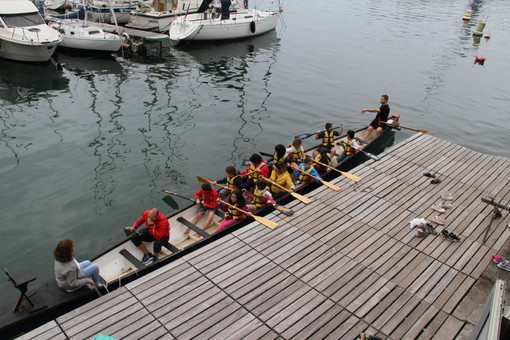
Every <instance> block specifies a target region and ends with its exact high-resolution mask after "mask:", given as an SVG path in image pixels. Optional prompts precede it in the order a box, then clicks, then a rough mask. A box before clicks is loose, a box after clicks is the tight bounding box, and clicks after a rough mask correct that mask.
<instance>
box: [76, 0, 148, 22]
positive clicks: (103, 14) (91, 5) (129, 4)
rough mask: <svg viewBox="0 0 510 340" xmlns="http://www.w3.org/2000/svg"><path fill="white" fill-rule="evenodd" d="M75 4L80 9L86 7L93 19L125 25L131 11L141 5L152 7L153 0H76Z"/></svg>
mask: <svg viewBox="0 0 510 340" xmlns="http://www.w3.org/2000/svg"><path fill="white" fill-rule="evenodd" d="M73 4H74V6H75V7H77V8H78V9H80V8H84V9H85V12H86V13H87V14H88V15H89V17H90V18H91V20H92V21H96V22H101V23H107V24H115V21H117V23H118V24H119V25H124V24H127V23H128V22H129V20H130V19H131V12H134V11H136V10H138V9H139V8H140V7H143V8H147V7H150V5H151V4H152V0H140V1H135V0H133V1H127V0H126V1H123V0H115V1H106V0H105V1H103V0H89V1H87V3H86V4H82V2H81V0H74V1H73ZM111 9H113V13H114V14H115V18H114V16H113V15H112V11H111Z"/></svg>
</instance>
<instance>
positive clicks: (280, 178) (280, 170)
mask: <svg viewBox="0 0 510 340" xmlns="http://www.w3.org/2000/svg"><path fill="white" fill-rule="evenodd" d="M269 180H270V181H271V182H274V183H276V184H278V185H280V186H281V187H283V188H285V189H287V190H292V191H293V190H294V189H295V188H296V185H295V184H294V182H292V179H291V178H290V174H289V172H288V171H287V168H286V167H285V165H284V164H283V163H276V164H275V165H274V168H273V171H272V172H271V177H269ZM270 189H271V192H272V193H273V197H274V198H275V199H278V198H279V197H281V196H283V195H285V194H286V193H287V191H286V190H285V189H282V188H280V187H279V186H276V185H274V184H272V185H271V187H270Z"/></svg>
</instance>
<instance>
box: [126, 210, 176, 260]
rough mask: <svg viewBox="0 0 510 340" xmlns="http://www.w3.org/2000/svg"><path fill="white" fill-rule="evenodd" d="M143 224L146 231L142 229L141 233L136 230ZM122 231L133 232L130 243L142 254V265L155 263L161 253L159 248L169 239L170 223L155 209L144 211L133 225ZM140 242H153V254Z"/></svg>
mask: <svg viewBox="0 0 510 340" xmlns="http://www.w3.org/2000/svg"><path fill="white" fill-rule="evenodd" d="M144 223H145V225H146V226H147V229H143V230H142V231H138V230H136V229H137V228H138V227H139V226H141V225H142V224H144ZM124 229H126V230H129V231H134V232H135V233H134V234H133V236H132V238H131V241H132V242H133V243H134V245H135V246H136V247H137V248H138V249H140V250H141V251H142V252H143V258H142V263H143V264H149V263H151V262H156V261H157V260H158V255H159V253H160V251H161V247H162V246H164V245H165V244H166V243H167V242H168V240H169V239H170V222H168V219H167V218H166V217H165V215H163V214H162V213H160V212H159V210H158V209H156V208H152V209H149V210H145V211H144V212H143V214H142V216H140V218H139V219H138V220H137V221H136V222H135V224H133V225H132V226H128V227H125V228H124ZM142 241H144V242H154V244H153V248H154V254H152V253H151V252H149V251H148V250H147V248H146V247H145V245H144V244H143V243H142Z"/></svg>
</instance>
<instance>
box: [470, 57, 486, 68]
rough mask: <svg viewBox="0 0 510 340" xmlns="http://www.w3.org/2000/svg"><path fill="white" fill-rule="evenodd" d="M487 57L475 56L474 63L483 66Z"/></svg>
mask: <svg viewBox="0 0 510 340" xmlns="http://www.w3.org/2000/svg"><path fill="white" fill-rule="evenodd" d="M485 59H486V58H484V57H475V62H474V63H473V64H480V65H482V66H483V64H484V63H485Z"/></svg>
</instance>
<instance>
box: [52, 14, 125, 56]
mask: <svg viewBox="0 0 510 340" xmlns="http://www.w3.org/2000/svg"><path fill="white" fill-rule="evenodd" d="M51 27H53V28H54V29H56V30H58V31H59V32H60V33H61V34H62V42H61V43H60V46H62V47H66V48H74V49H80V50H88V51H103V52H116V51H118V50H119V49H120V47H121V46H122V38H121V37H120V36H119V35H117V34H113V33H108V32H105V31H104V30H103V29H102V28H100V27H96V26H93V25H89V24H88V23H87V21H82V20H74V19H61V20H57V21H55V22H53V23H52V24H51Z"/></svg>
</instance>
